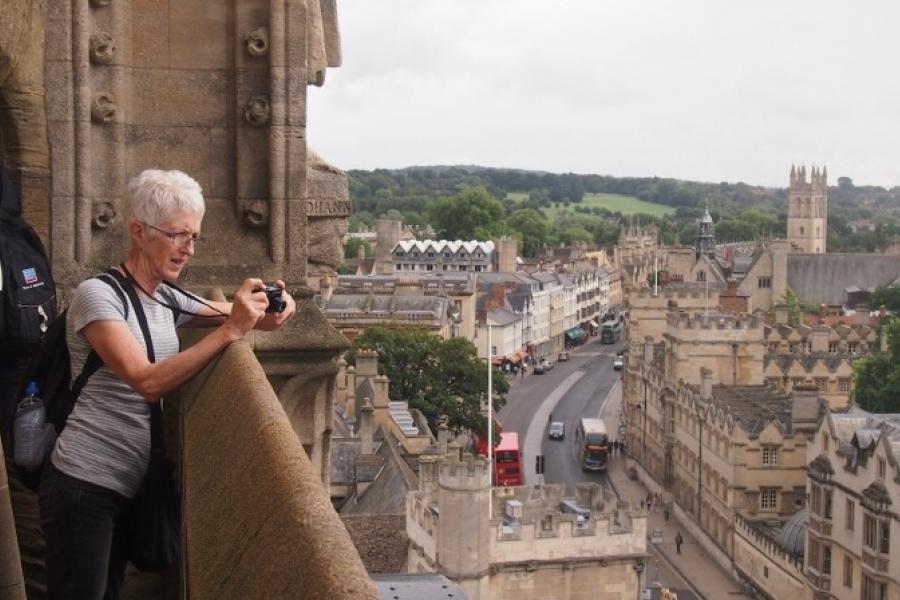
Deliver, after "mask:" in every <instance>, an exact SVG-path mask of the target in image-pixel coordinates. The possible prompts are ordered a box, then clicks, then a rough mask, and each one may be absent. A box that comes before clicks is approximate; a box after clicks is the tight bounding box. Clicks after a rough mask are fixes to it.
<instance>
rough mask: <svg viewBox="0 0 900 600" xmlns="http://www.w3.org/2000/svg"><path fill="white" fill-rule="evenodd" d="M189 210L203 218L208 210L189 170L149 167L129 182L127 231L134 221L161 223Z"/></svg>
mask: <svg viewBox="0 0 900 600" xmlns="http://www.w3.org/2000/svg"><path fill="white" fill-rule="evenodd" d="M185 210H188V211H191V212H193V213H194V214H196V215H197V216H198V217H200V218H201V219H202V218H203V214H204V213H205V212H206V203H205V202H204V201H203V190H202V189H201V188H200V184H199V183H197V182H196V181H195V180H194V178H193V177H191V176H190V175H188V174H187V173H183V172H181V171H162V170H160V169H147V170H145V171H144V172H143V173H141V174H140V175H138V176H137V177H135V178H134V179H132V180H131V181H130V182H129V183H128V194H127V196H126V198H125V208H124V211H123V212H124V214H125V223H124V225H125V227H126V230H127V228H128V227H129V226H130V225H131V222H132V221H143V222H144V223H147V224H149V225H161V224H163V223H165V222H166V221H167V220H168V219H169V218H170V217H173V216H174V215H175V214H177V213H179V212H181V211H185Z"/></svg>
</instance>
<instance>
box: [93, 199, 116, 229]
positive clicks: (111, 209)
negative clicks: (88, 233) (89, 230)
mask: <svg viewBox="0 0 900 600" xmlns="http://www.w3.org/2000/svg"><path fill="white" fill-rule="evenodd" d="M116 214H117V213H116V207H115V206H113V203H112V202H109V201H108V200H98V201H96V202H94V203H93V204H92V205H91V225H92V226H93V227H94V228H95V229H106V228H107V227H109V226H110V225H112V224H113V223H115V221H116Z"/></svg>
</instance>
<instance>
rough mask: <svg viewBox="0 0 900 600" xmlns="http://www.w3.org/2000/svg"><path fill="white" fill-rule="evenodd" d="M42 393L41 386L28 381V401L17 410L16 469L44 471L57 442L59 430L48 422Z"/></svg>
mask: <svg viewBox="0 0 900 600" xmlns="http://www.w3.org/2000/svg"><path fill="white" fill-rule="evenodd" d="M39 394H40V390H38V385H37V383H36V382H34V381H30V382H28V385H27V386H25V398H23V399H22V401H21V402H19V405H18V406H17V407H16V419H15V423H14V427H15V436H14V437H15V445H14V447H13V460H14V461H15V463H16V466H18V467H19V468H22V469H26V470H29V471H33V470H36V469H38V468H40V466H41V465H42V464H43V463H44V459H45V458H46V457H47V454H48V453H49V452H50V448H51V446H52V444H53V442H54V441H56V429H55V428H54V427H53V425H52V424H51V423H47V422H46V421H47V411H46V409H45V408H44V401H43V400H41V398H40V396H39Z"/></svg>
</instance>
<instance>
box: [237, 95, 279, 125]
mask: <svg viewBox="0 0 900 600" xmlns="http://www.w3.org/2000/svg"><path fill="white" fill-rule="evenodd" d="M271 114H272V108H271V106H270V105H269V99H268V98H266V97H265V96H253V97H252V98H250V99H249V100H247V103H246V104H245V105H244V120H245V121H247V123H249V124H250V125H253V126H254V127H262V126H263V125H265V124H266V123H268V122H269V117H270V116H271Z"/></svg>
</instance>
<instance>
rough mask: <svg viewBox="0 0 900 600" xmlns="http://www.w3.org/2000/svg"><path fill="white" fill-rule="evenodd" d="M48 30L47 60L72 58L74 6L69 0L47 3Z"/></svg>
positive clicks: (69, 59) (45, 52)
mask: <svg viewBox="0 0 900 600" xmlns="http://www.w3.org/2000/svg"><path fill="white" fill-rule="evenodd" d="M46 6H47V31H48V32H49V33H48V35H47V36H46V42H45V43H46V46H45V48H44V56H45V57H46V58H47V60H48V61H49V60H65V61H71V60H72V7H71V0H70V1H68V2H64V1H58V2H48V3H47V5H46Z"/></svg>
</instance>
